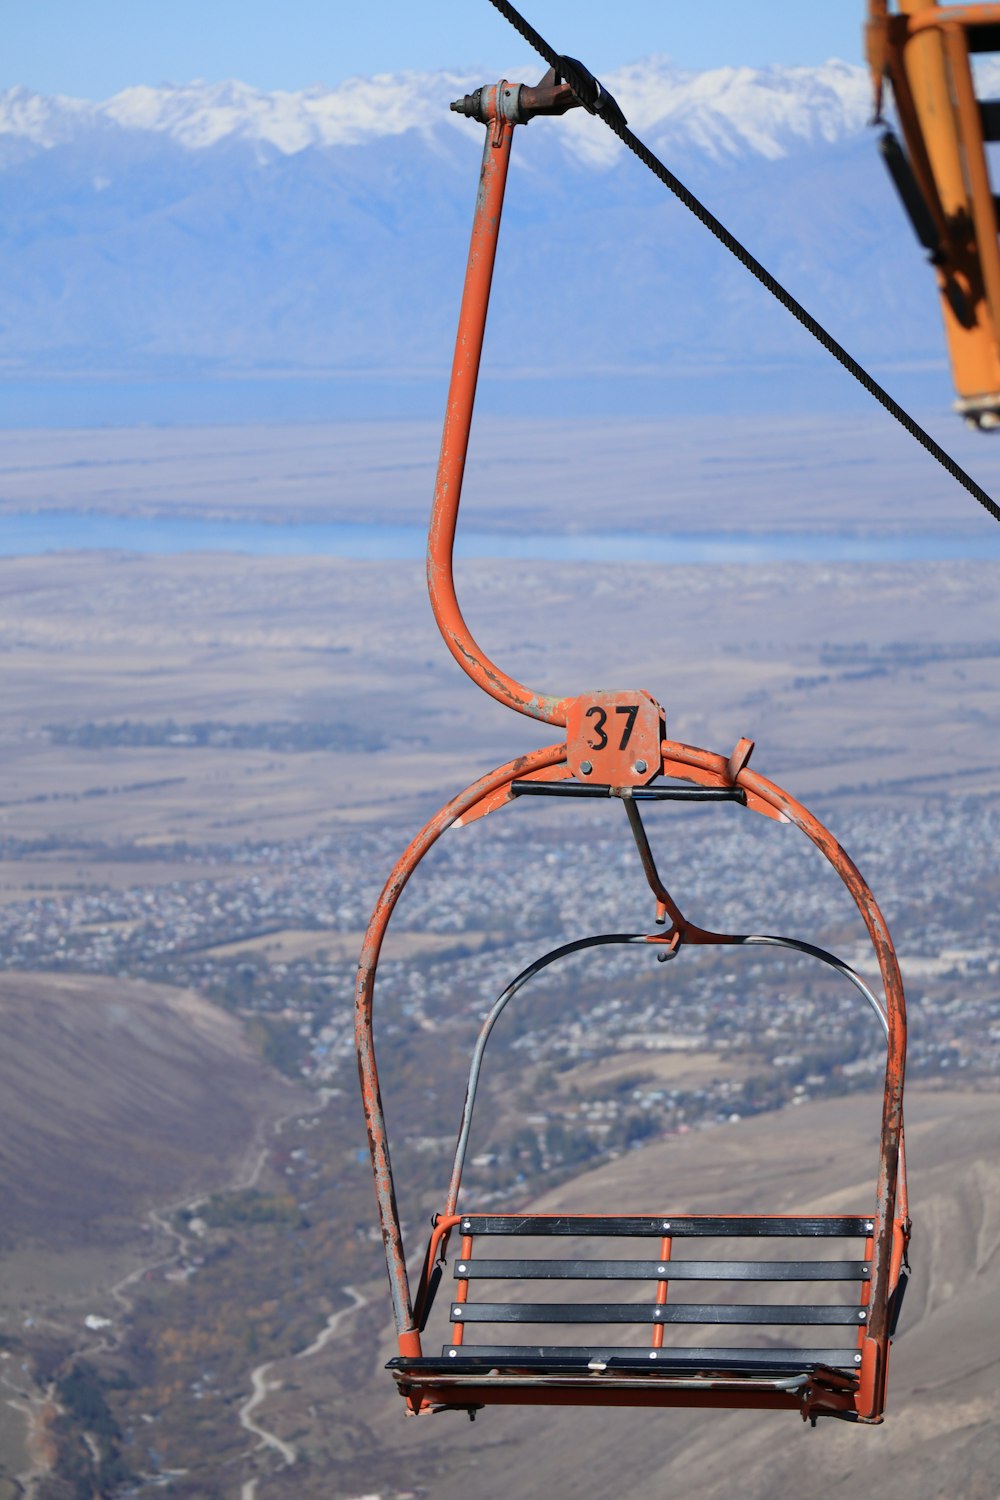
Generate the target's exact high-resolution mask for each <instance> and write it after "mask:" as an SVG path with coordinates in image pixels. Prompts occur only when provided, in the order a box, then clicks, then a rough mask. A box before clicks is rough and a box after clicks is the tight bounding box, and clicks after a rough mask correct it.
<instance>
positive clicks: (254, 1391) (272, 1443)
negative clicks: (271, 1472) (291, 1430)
mask: <svg viewBox="0 0 1000 1500" xmlns="http://www.w3.org/2000/svg"><path fill="white" fill-rule="evenodd" d="M344 1291H345V1292H346V1294H347V1296H348V1297H350V1299H351V1305H350V1307H341V1308H340V1309H339V1310H338V1311H337V1312H335V1313H331V1314H330V1316H329V1317H328V1318H327V1320H326V1324H325V1326H324V1327H323V1329H322V1330H321V1331H320V1333H318V1334H317V1335H316V1337H315V1338H314V1339H313V1341H312V1343H311V1344H307V1345H306V1347H305V1348H304V1349H300V1350H299V1352H298V1353H297V1354H293V1355H291V1356H290V1357H291V1358H292V1359H311V1358H312V1356H313V1355H314V1354H318V1353H319V1352H320V1350H321V1349H323V1348H324V1347H325V1346H326V1345H327V1344H328V1343H329V1342H330V1340H331V1339H332V1338H333V1337H334V1336H335V1334H336V1333H337V1330H338V1329H339V1327H340V1325H341V1323H342V1322H343V1321H344V1319H345V1318H349V1317H350V1316H351V1314H352V1313H354V1312H357V1310H358V1308H359V1307H364V1306H365V1302H366V1298H364V1297H362V1296H361V1293H360V1292H356V1291H355V1290H354V1288H353V1287H352V1286H345V1287H344ZM283 1362H284V1361H283V1360H277V1359H269V1360H267V1361H266V1363H264V1364H262V1365H258V1366H257V1367H256V1369H254V1370H252V1371H251V1373H250V1386H251V1392H250V1395H249V1396H248V1397H247V1399H246V1400H245V1401H244V1403H243V1405H242V1406H241V1407H240V1409H239V1419H240V1426H241V1427H243V1428H245V1430H246V1431H247V1432H252V1433H253V1434H254V1436H255V1437H257V1438H259V1439H260V1441H259V1442H258V1444H257V1447H258V1449H259V1448H273V1449H274V1451H275V1453H278V1454H280V1456H281V1460H282V1467H283V1468H286V1469H287V1468H291V1466H292V1464H294V1463H295V1461H296V1454H295V1449H294V1448H292V1447H291V1446H290V1445H289V1444H288V1443H286V1442H284V1441H283V1440H282V1439H281V1438H280V1437H278V1436H277V1435H276V1434H275V1433H273V1432H269V1431H268V1430H267V1428H266V1427H262V1426H261V1425H260V1423H259V1422H255V1421H254V1419H253V1415H252V1414H253V1412H254V1411H256V1409H257V1407H258V1406H259V1405H260V1404H261V1402H262V1401H265V1400H266V1399H267V1397H268V1395H269V1394H270V1392H271V1391H278V1390H280V1389H281V1386H282V1382H281V1381H280V1380H275V1381H270V1380H268V1378H267V1377H268V1372H269V1371H270V1370H271V1369H273V1368H274V1366H275V1365H276V1364H281V1363H283ZM257 1483H258V1481H257V1479H246V1480H244V1482H243V1488H242V1490H241V1491H240V1500H256V1495H257Z"/></svg>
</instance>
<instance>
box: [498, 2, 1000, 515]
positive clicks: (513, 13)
mask: <svg viewBox="0 0 1000 1500" xmlns="http://www.w3.org/2000/svg"><path fill="white" fill-rule="evenodd" d="M490 4H491V5H492V6H493V7H494V8H495V9H496V10H498V11H499V12H500V14H501V15H502V16H503V17H504V18H505V19H506V20H507V21H509V22H510V24H511V25H512V26H513V27H514V29H515V31H517V32H518V33H519V34H520V35H521V36H522V37H523V38H524V40H525V41H526V42H527V43H528V44H529V46H531V47H532V48H534V50H535V51H536V52H537V53H538V54H539V56H540V57H542V58H544V59H545V61H546V62H547V63H548V65H549V67H550V68H555V69H556V71H557V72H558V73H559V75H560V77H562V78H563V79H565V81H566V82H567V83H568V84H569V86H570V88H571V89H572V90H573V92H574V93H575V94H576V95H577V97H578V98H580V99H581V100H584V101H588V103H587V107H588V108H590V109H591V113H593V114H597V115H599V116H600V117H601V119H603V121H604V123H605V124H606V125H607V127H608V129H609V130H612V131H613V132H614V134H615V135H616V136H617V137H618V139H619V140H620V141H621V142H622V144H623V145H625V146H627V147H628V149H629V150H630V151H631V152H632V153H633V154H634V155H635V156H637V157H638V158H639V160H640V161H641V162H642V163H643V164H644V165H645V166H646V167H648V168H649V170H650V171H651V172H652V173H653V175H654V176H655V177H657V178H659V180H660V182H662V183H663V185H664V186H665V187H667V188H669V189H670V191H671V192H672V193H673V194H674V196H675V197H676V198H679V199H680V201H681V203H683V204H684V206H685V208H687V209H689V210H690V212H691V213H693V214H694V216H695V218H696V219H698V221H699V222H700V223H701V224H703V225H704V226H705V228H706V229H708V230H710V231H711V233H712V234H713V235H714V236H715V238H716V239H717V240H718V241H719V242H720V243H721V244H722V245H724V246H725V248H726V249H727V250H728V251H729V253H730V254H731V255H734V256H735V257H736V259H737V260H738V261H739V262H740V264H741V265H742V266H744V267H745V268H746V269H747V270H748V271H750V272H751V274H752V275H753V276H755V277H756V278H757V280H758V281H759V282H760V283H761V285H762V286H764V287H766V288H767V290H768V291H769V292H770V293H771V295H772V297H775V298H776V299H777V301H778V302H780V303H781V305H782V307H784V308H785V309H786V310H787V311H788V312H790V313H791V314H792V316H793V318H795V319H797V321H798V322H799V323H801V324H802V326H803V328H805V329H807V330H808V332H809V333H811V334H812V336H813V338H814V339H816V340H817V341H818V342H819V343H820V344H822V346H823V348H824V349H825V350H826V351H827V353H828V354H832V355H833V357H834V359H835V360H837V361H838V363H839V364H841V365H842V366H843V367H844V369H845V370H847V371H848V372H849V373H850V374H851V375H853V376H854V378H855V380H857V381H858V382H859V384H861V385H862V386H864V388H865V390H866V391H867V392H868V393H869V395H871V396H874V398H875V400H876V401H878V402H879V404H880V405H881V406H883V407H884V408H885V410H886V411H887V412H888V413H889V414H890V416H893V417H895V419H896V421H897V422H898V423H899V424H900V426H901V427H903V428H905V429H906V431H907V432H908V433H909V434H910V436H911V437H913V438H915V439H916V441H917V442H918V443H919V444H920V445H921V447H922V448H925V449H926V450H927V452H928V453H929V454H930V455H931V457H932V458H936V459H937V461H938V463H939V464H940V465H941V467H942V468H943V469H945V470H946V471H947V472H948V473H949V474H950V475H951V477H952V478H953V479H954V480H956V481H957V482H958V483H959V484H960V485H961V486H962V488H963V489H965V490H967V491H968V492H969V494H970V495H971V496H972V497H973V499H974V500H978V502H979V504H980V505H981V506H982V507H983V509H984V510H986V511H987V512H988V513H989V514H990V515H991V516H992V517H993V519H994V521H1000V505H998V504H997V502H996V501H995V500H994V499H993V498H992V496H990V495H989V494H987V492H986V490H984V489H983V487H982V485H980V484H977V483H976V481H975V480H974V479H973V478H972V476H971V474H967V473H966V471H965V470H964V469H963V468H962V466H961V464H959V463H957V462H956V461H955V459H953V458H952V456H951V454H950V453H946V452H945V450H944V449H943V448H942V447H941V445H940V443H937V442H935V440H934V438H932V437H931V435H930V433H929V432H926V431H925V430H924V428H923V427H921V425H920V423H919V422H918V421H916V419H915V418H914V417H911V416H910V414H909V412H908V411H906V410H905V408H904V407H902V406H900V404H899V402H898V401H896V400H895V399H894V398H893V397H892V396H890V395H889V392H888V391H887V390H885V389H884V388H883V387H882V386H881V385H879V383H878V381H877V380H876V379H875V378H874V376H872V375H869V373H868V371H867V370H866V369H865V368H864V366H863V365H860V364H859V363H858V361H857V360H856V359H855V358H854V356H853V355H852V354H849V353H848V352H847V350H846V349H845V348H844V347H843V345H842V344H839V343H838V342H837V340H836V339H835V338H834V337H833V335H832V334H831V333H830V332H829V331H828V330H827V329H826V328H824V327H823V325H822V323H820V322H819V321H818V319H816V318H814V317H813V315H812V313H810V312H808V311H807V310H806V308H804V307H803V306H802V304H801V302H799V301H798V300H797V299H796V298H795V297H793V296H792V294H791V292H789V291H788V290H787V288H786V287H784V286H782V284H781V282H780V281H778V280H777V278H776V277H774V276H772V275H771V272H770V271H769V270H768V269H767V267H766V266H763V265H761V263H760V261H759V260H757V258H756V257H755V256H754V255H751V253H750V251H749V250H748V249H747V248H746V246H745V245H744V244H742V243H741V242H740V241H739V240H738V239H737V238H736V236H735V235H734V234H732V233H731V231H730V230H728V229H727V228H726V226H725V225H724V224H723V223H722V222H721V221H720V220H719V219H717V218H716V217H715V215H714V214H713V213H712V211H711V210H710V209H709V208H706V206H705V204H704V203H702V202H701V201H700V199H698V198H696V197H695V195H694V193H692V192H691V190H690V188H687V187H685V185H684V183H683V182H681V180H680V179H679V178H678V177H676V176H675V175H674V173H673V172H671V170H670V168H669V167H667V166H665V165H664V163H663V162H662V161H660V159H659V157H658V156H655V155H654V154H653V152H652V151H651V150H650V149H649V147H648V146H647V145H646V144H645V142H644V141H641V140H640V139H639V137H638V136H637V135H635V134H634V133H633V132H632V131H631V130H630V129H629V128H628V125H627V124H626V122H625V118H624V116H623V115H621V113H620V111H618V110H617V109H616V108H615V107H614V106H613V103H612V101H610V99H609V97H608V96H606V95H605V94H604V91H603V89H601V88H600V86H599V85H598V91H597V96H596V102H594V104H593V107H591V103H590V101H593V100H594V98H595V90H594V83H595V80H594V78H593V76H592V75H590V74H588V73H587V72H586V71H584V70H583V69H581V67H580V66H579V65H578V64H577V63H576V62H575V61H574V59H573V58H569V57H564V56H562V55H561V54H560V53H558V52H556V50H555V48H554V47H551V46H550V45H549V43H548V42H547V41H546V40H545V38H544V37H543V36H541V35H539V33H538V32H537V31H536V30H535V28H534V27H533V26H532V25H530V23H529V22H528V21H526V20H525V19H524V17H523V16H522V15H521V14H520V12H519V11H517V10H515V9H514V7H513V5H511V4H510V3H509V0H490ZM602 98H604V99H605V100H606V101H607V102H606V103H605V104H604V105H603V106H602V102H601V101H602ZM609 106H610V107H609Z"/></svg>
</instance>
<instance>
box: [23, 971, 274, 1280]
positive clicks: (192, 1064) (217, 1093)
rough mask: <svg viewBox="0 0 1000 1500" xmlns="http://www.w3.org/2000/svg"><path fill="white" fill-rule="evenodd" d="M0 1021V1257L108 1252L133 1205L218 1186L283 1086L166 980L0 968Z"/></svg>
mask: <svg viewBox="0 0 1000 1500" xmlns="http://www.w3.org/2000/svg"><path fill="white" fill-rule="evenodd" d="M0 1030H2V1034H3V1047H2V1049H0V1099H2V1101H3V1103H2V1107H0V1141H2V1150H0V1193H2V1196H3V1203H4V1214H3V1231H2V1240H0V1253H2V1254H3V1255H4V1256H10V1255H14V1256H22V1257H23V1254H24V1252H25V1251H27V1250H31V1249H37V1248H38V1247H40V1246H44V1248H45V1250H46V1252H52V1251H56V1252H71V1251H79V1250H82V1251H87V1250H92V1249H93V1248H95V1247H101V1246H104V1245H109V1244H112V1243H115V1244H117V1247H118V1248H119V1249H120V1247H121V1244H122V1242H123V1241H124V1242H130V1241H132V1240H133V1239H134V1235H135V1231H136V1229H137V1228H138V1222H137V1221H139V1220H141V1218H142V1216H143V1214H144V1213H145V1211H146V1210H147V1209H149V1208H151V1207H153V1206H157V1207H162V1206H163V1205H164V1204H165V1203H169V1202H171V1201H172V1200H174V1199H176V1198H177V1197H179V1196H180V1195H182V1194H184V1193H187V1192H192V1193H193V1192H196V1191H198V1190H199V1189H206V1190H207V1189H209V1188H213V1187H218V1186H221V1185H224V1184H227V1183H228V1181H229V1180H230V1178H232V1177H234V1176H236V1175H237V1173H238V1172H239V1170H240V1168H241V1166H242V1165H243V1164H244V1162H246V1163H249V1162H250V1161H251V1160H252V1158H253V1153H254V1147H255V1142H256V1141H257V1138H258V1133H259V1132H260V1131H261V1129H262V1128H264V1126H266V1122H267V1120H268V1119H269V1118H273V1117H274V1116H275V1115H276V1114H277V1113H279V1112H280V1111H281V1110H282V1109H283V1108H284V1109H290V1108H294V1105H295V1099H296V1097H297V1095H296V1092H295V1091H294V1090H293V1089H292V1088H291V1086H284V1085H282V1083H281V1081H280V1079H278V1078H277V1077H276V1075H275V1074H274V1073H273V1072H272V1071H271V1070H270V1069H265V1068H264V1067H263V1066H262V1065H261V1064H260V1063H258V1061H257V1060H256V1058H255V1057H254V1055H253V1053H252V1051H251V1049H250V1047H249V1045H248V1044H247V1042H246V1041H245V1040H244V1038H243V1034H242V1028H241V1027H240V1025H239V1023H238V1022H237V1021H235V1020H233V1019H231V1018H230V1017H229V1016H227V1015H225V1014H224V1013H223V1012H221V1011H219V1010H218V1009H216V1008H215V1007H213V1006H211V1005H209V1004H207V1003H206V1002H205V1001H203V1000H201V999H199V998H198V997H197V996H195V995H194V994H191V993H188V992H185V991H183V990H172V989H170V988H168V987H167V986H166V985H154V984H148V983H144V982H142V981H129V980H122V979H110V978H105V977H101V978H91V977H90V976H85V975H69V974H55V975H53V974H24V973H10V972H8V973H4V974H0ZM3 1280H4V1283H5V1288H6V1289H8V1290H9V1286H8V1278H7V1277H6V1276H5V1277H4V1278H3Z"/></svg>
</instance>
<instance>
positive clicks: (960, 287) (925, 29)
mask: <svg viewBox="0 0 1000 1500" xmlns="http://www.w3.org/2000/svg"><path fill="white" fill-rule="evenodd" d="M984 26H1000V4H991V5H940V6H939V5H935V4H934V0H899V9H898V12H896V13H892V12H890V9H889V0H869V13H868V27H867V50H868V60H869V66H870V68H871V72H872V81H873V84H874V88H875V117H876V120H879V119H880V118H881V105H882V90H883V81H884V80H885V79H888V80H889V83H890V85H891V88H892V94H893V98H894V100H895V104H896V110H897V113H898V116H899V123H900V127H901V129H902V132H903V136H904V139H905V141H906V147H907V152H908V155H909V162H910V167H911V168H912V172H913V176H914V179H915V181H916V185H917V187H918V189H919V192H920V195H921V197H922V199H923V201H924V204H925V206H926V208H927V211H928V213H929V214H930V217H931V219H932V220H933V222H934V224H935V226H936V230H937V234H938V247H937V249H936V250H935V251H934V253H933V254H932V256H931V260H932V263H933V265H934V268H935V273H936V276H937V282H938V289H939V292H940V295H941V310H942V316H943V318H944V325H945V334H946V337H947V342H948V350H949V355H950V358H951V364H952V374H953V377H954V382H955V389H956V391H957V393H958V398H959V399H958V402H957V407H958V409H959V410H960V411H962V412H964V413H966V414H967V415H968V416H969V417H970V418H971V419H973V420H974V421H976V422H978V423H979V425H982V426H995V425H997V421H998V420H1000V245H998V240H997V214H996V206H995V202H994V198H993V188H992V184H991V182H990V173H989V167H988V164H987V158H986V151H985V147H984V144H983V125H982V120H981V117H980V113H979V106H978V103H977V100H976V95H975V88H974V85H973V76H972V69H971V66H970V62H969V53H970V46H969V42H970V33H974V32H975V30H976V28H979V27H984Z"/></svg>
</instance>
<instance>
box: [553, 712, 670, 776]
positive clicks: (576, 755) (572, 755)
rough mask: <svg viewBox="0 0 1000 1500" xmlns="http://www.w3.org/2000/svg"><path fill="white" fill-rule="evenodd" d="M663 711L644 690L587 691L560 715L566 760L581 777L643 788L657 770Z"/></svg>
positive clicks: (662, 735)
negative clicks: (564, 724) (562, 722)
mask: <svg viewBox="0 0 1000 1500" xmlns="http://www.w3.org/2000/svg"><path fill="white" fill-rule="evenodd" d="M665 732H666V731H665V728H664V721H663V710H662V709H661V707H660V705H659V704H658V703H657V702H656V700H655V698H651V697H650V696H649V694H648V693H645V692H641V691H640V692H627V691H620V692H607V693H587V694H584V695H583V696H582V697H580V698H575V699H574V700H573V702H572V704H571V705H570V708H569V712H568V714H567V716H566V738H567V743H568V761H569V766H570V769H571V771H572V772H573V775H574V776H576V777H578V778H579V779H580V780H581V781H593V782H603V783H606V784H607V785H609V786H645V784H646V782H648V781H652V779H653V777H654V776H658V775H659V772H660V743H661V741H662V739H663V737H664V734H665Z"/></svg>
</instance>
